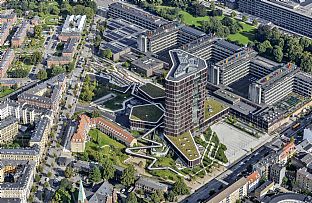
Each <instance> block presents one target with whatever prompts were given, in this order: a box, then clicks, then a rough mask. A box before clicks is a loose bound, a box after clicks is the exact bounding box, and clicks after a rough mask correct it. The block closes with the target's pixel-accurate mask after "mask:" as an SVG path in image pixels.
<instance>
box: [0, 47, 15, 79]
mask: <svg viewBox="0 0 312 203" xmlns="http://www.w3.org/2000/svg"><path fill="white" fill-rule="evenodd" d="M14 57H15V54H14V51H13V49H8V50H6V51H4V52H3V54H2V56H1V59H0V60H1V61H0V78H3V77H5V76H6V72H7V70H8V69H9V67H10V66H11V64H12V62H13V60H14Z"/></svg>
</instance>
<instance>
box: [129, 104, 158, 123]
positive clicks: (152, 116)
mask: <svg viewBox="0 0 312 203" xmlns="http://www.w3.org/2000/svg"><path fill="white" fill-rule="evenodd" d="M163 114H164V112H163V111H162V110H161V109H159V108H158V107H157V106H155V105H153V104H147V105H144V106H143V105H142V106H134V107H133V108H132V112H131V115H130V118H131V119H132V120H140V121H149V122H157V121H158V120H159V119H160V118H161V116H162V115H163Z"/></svg>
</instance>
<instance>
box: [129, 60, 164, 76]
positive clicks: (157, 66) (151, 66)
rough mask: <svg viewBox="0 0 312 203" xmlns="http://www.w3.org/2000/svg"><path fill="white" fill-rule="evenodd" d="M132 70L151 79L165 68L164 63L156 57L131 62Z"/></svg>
mask: <svg viewBox="0 0 312 203" xmlns="http://www.w3.org/2000/svg"><path fill="white" fill-rule="evenodd" d="M130 67H131V70H133V71H135V72H137V73H140V74H142V75H144V76H145V77H151V76H153V75H155V74H156V73H157V72H159V71H160V70H162V69H163V68H164V62H163V61H161V60H159V59H156V58H154V57H149V56H143V57H141V58H138V59H136V60H134V61H132V62H131V66H130Z"/></svg>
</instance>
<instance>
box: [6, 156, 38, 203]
mask: <svg viewBox="0 0 312 203" xmlns="http://www.w3.org/2000/svg"><path fill="white" fill-rule="evenodd" d="M1 162H2V163H1V165H2V166H3V167H4V170H3V173H4V174H3V175H5V174H11V176H12V177H13V179H14V180H13V182H11V181H10V182H6V181H0V199H3V198H7V199H9V198H10V199H11V198H16V199H20V202H21V203H27V199H28V196H29V194H30V190H31V187H32V184H33V179H34V172H35V164H34V162H29V161H12V160H1ZM7 202H10V201H7Z"/></svg>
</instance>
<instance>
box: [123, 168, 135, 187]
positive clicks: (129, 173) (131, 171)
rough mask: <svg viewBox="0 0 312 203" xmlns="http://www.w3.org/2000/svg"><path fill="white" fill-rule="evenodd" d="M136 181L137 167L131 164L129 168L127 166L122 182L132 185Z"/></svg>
mask: <svg viewBox="0 0 312 203" xmlns="http://www.w3.org/2000/svg"><path fill="white" fill-rule="evenodd" d="M134 181H135V168H134V167H133V166H132V165H130V166H129V167H128V168H126V169H125V170H124V171H123V173H122V176H121V184H123V185H125V186H127V187H128V186H130V185H132V184H133V183H134Z"/></svg>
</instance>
